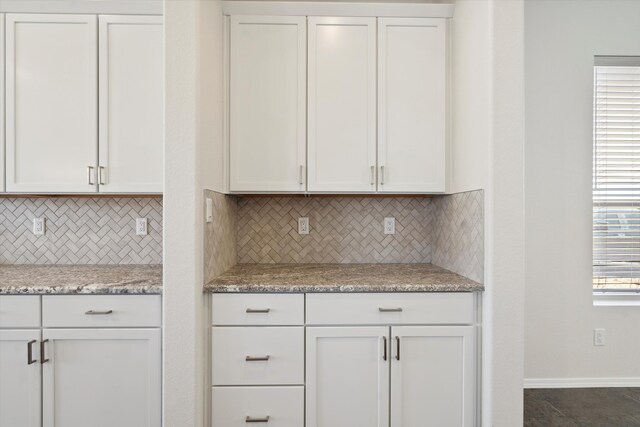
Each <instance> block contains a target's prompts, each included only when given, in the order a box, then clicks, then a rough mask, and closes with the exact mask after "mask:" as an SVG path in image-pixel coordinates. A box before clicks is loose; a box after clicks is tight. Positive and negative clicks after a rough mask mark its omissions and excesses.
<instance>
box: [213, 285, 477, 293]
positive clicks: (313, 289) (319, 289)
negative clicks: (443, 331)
mask: <svg viewBox="0 0 640 427" xmlns="http://www.w3.org/2000/svg"><path fill="white" fill-rule="evenodd" d="M203 292H206V293H212V294H214V293H238V294H241V293H367V292H371V293H391V292H406V293H411V292H460V293H463V292H484V286H483V285H479V284H478V285H469V286H464V285H443V284H437V285H379V286H371V285H331V286H313V285H301V286H297V285H273V284H269V285H260V284H250V285H249V284H243V285H214V284H207V285H205V286H204V288H203Z"/></svg>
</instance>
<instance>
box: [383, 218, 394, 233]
mask: <svg viewBox="0 0 640 427" xmlns="http://www.w3.org/2000/svg"><path fill="white" fill-rule="evenodd" d="M384 234H396V219H395V218H394V217H388V218H385V219H384Z"/></svg>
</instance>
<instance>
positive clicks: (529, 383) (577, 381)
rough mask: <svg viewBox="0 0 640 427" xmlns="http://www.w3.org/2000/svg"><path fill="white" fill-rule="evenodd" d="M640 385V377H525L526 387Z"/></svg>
mask: <svg viewBox="0 0 640 427" xmlns="http://www.w3.org/2000/svg"><path fill="white" fill-rule="evenodd" d="M595 387H640V378H636V377H629V378H626V377H612V378H525V380H524V388H595Z"/></svg>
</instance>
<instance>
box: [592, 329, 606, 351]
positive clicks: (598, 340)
mask: <svg viewBox="0 0 640 427" xmlns="http://www.w3.org/2000/svg"><path fill="white" fill-rule="evenodd" d="M604 335H605V330H604V329H594V330H593V345H595V346H598V347H600V346H603V345H604V343H605V339H604Z"/></svg>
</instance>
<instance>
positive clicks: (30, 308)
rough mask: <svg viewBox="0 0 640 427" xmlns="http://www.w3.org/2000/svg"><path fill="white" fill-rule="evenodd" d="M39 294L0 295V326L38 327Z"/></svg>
mask: <svg viewBox="0 0 640 427" xmlns="http://www.w3.org/2000/svg"><path fill="white" fill-rule="evenodd" d="M39 327H40V296H38V295H3V296H0V328H39Z"/></svg>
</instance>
